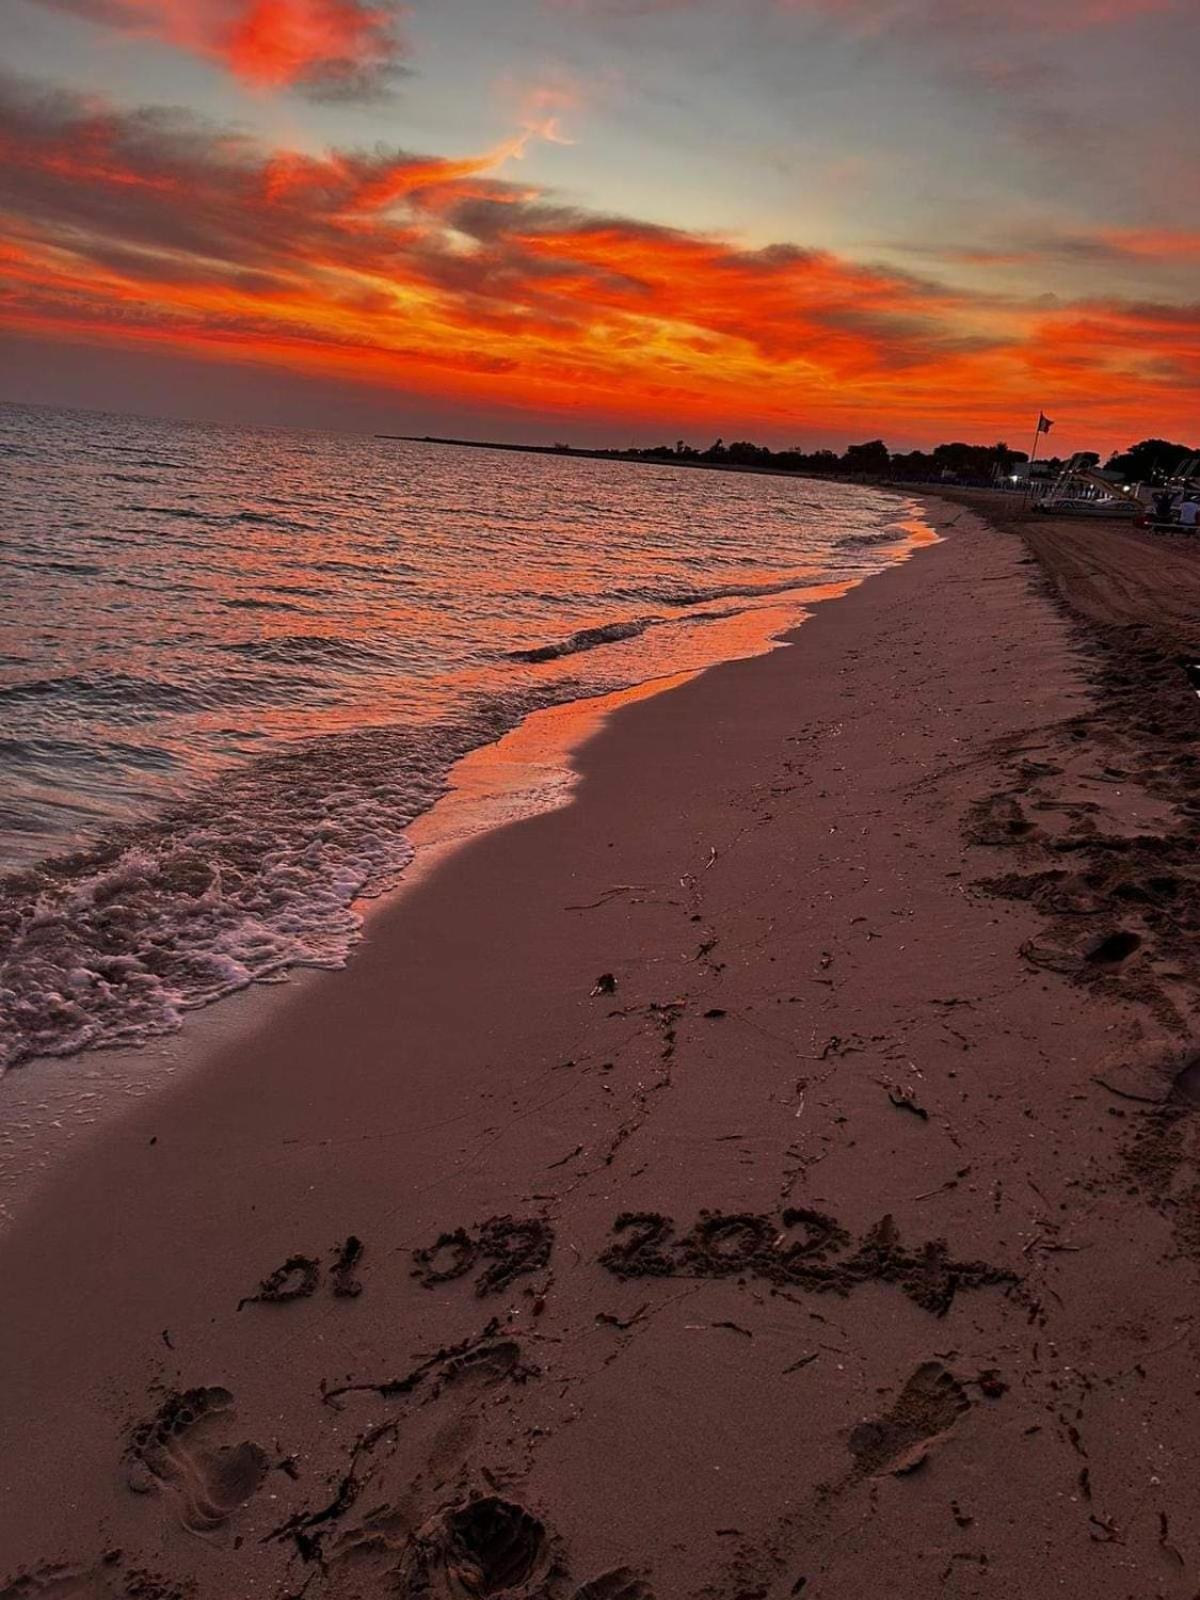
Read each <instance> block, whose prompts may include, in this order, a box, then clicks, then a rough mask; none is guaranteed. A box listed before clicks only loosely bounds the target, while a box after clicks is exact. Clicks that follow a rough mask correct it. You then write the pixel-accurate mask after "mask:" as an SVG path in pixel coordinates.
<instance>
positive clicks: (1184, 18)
mask: <svg viewBox="0 0 1200 1600" xmlns="http://www.w3.org/2000/svg"><path fill="white" fill-rule="evenodd" d="M3 9H4V32H5V48H4V61H5V66H4V68H3V69H2V70H0V324H2V327H0V398H3V399H8V400H26V401H35V402H45V403H54V404H77V405H88V406H97V407H102V408H106V409H116V410H120V409H131V410H139V411H152V412H164V413H167V414H171V415H176V416H195V417H202V418H215V419H222V418H227V419H229V420H234V421H241V422H285V423H299V424H313V425H317V426H340V427H348V428H356V429H357V428H362V429H389V428H392V429H395V430H396V431H406V430H411V431H418V432H427V431H428V432H455V433H462V434H471V435H473V436H479V435H487V436H492V437H497V438H505V439H522V438H528V439H535V440H548V439H560V438H561V439H568V440H570V441H572V442H578V443H592V442H597V443H606V444H607V443H612V444H625V443H628V442H633V441H636V442H650V441H658V440H660V439H672V440H673V439H674V438H676V437H678V436H684V437H686V438H689V439H691V440H693V441H694V442H696V443H700V444H703V443H707V442H708V441H709V440H710V439H711V438H712V437H713V436H715V435H716V434H723V435H724V436H725V437H726V438H727V439H729V438H735V437H752V438H757V439H760V440H763V441H766V442H770V443H774V444H792V443H798V444H800V445H802V446H804V447H806V448H813V447H815V446H818V445H835V446H836V445H841V444H844V443H845V442H846V441H847V440H850V439H861V438H863V437H869V436H874V435H876V434H880V433H882V434H883V436H884V437H885V438H886V439H887V441H888V442H889V444H891V445H892V446H893V448H904V447H909V446H912V445H916V444H928V443H931V442H936V441H937V440H940V439H945V438H956V437H965V438H969V439H981V440H989V441H990V440H994V439H996V438H999V437H1003V438H1006V439H1008V441H1009V442H1010V443H1011V444H1013V445H1016V446H1019V447H1021V448H1027V447H1028V442H1029V441H1028V437H1027V435H1028V434H1029V433H1030V432H1031V431H1032V426H1033V422H1034V421H1035V420H1036V416H1037V413H1038V410H1039V408H1044V409H1045V410H1046V412H1047V413H1048V414H1049V415H1050V416H1052V417H1054V418H1055V419H1056V421H1057V423H1058V427H1057V430H1056V433H1055V435H1054V440H1053V442H1054V445H1055V446H1056V447H1057V448H1058V449H1059V450H1068V449H1072V448H1078V449H1082V448H1096V449H1100V450H1107V449H1109V448H1111V447H1117V446H1123V445H1126V444H1128V443H1130V442H1131V441H1133V440H1136V439H1139V438H1142V437H1143V436H1145V435H1147V434H1163V435H1166V436H1167V437H1170V438H1177V439H1182V440H1184V441H1185V442H1190V441H1192V440H1196V439H1200V72H1198V67H1197V64H1198V63H1200V5H1198V4H1197V3H1196V0H1007V3H1005V4H984V3H982V0H736V3H735V0H411V3H409V4H407V5H391V4H389V3H388V0H4V4H3Z"/></svg>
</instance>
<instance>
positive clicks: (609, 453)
mask: <svg viewBox="0 0 1200 1600" xmlns="http://www.w3.org/2000/svg"><path fill="white" fill-rule="evenodd" d="M375 437H376V438H377V439H392V440H396V441H398V442H399V443H402V444H446V445H453V446H454V447H455V448H456V449H458V450H508V451H511V452H514V453H515V454H517V455H525V456H575V457H578V458H581V459H583V460H586V461H620V462H624V463H626V464H628V465H630V466H637V467H690V468H698V469H700V470H702V471H705V472H752V473H757V474H759V476H760V477H771V478H804V477H813V478H816V477H823V478H830V477H837V476H841V475H840V474H833V473H818V472H808V473H806V472H798V471H796V470H795V469H794V468H790V467H759V466H752V465H750V464H749V463H748V462H740V461H705V460H703V459H701V458H699V457H697V456H674V455H652V454H650V453H648V452H646V453H643V452H642V451H640V450H636V449H632V450H583V449H580V448H577V447H576V446H575V445H571V444H502V443H500V442H499V441H498V440H496V439H441V438H438V437H437V436H436V435H434V434H431V433H424V434H418V433H377V434H376V435H375Z"/></svg>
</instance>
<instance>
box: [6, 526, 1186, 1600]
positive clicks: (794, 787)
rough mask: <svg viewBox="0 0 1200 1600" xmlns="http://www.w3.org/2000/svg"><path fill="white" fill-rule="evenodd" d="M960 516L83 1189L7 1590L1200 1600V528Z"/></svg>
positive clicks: (701, 702)
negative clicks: (1199, 739) (1195, 1054)
mask: <svg viewBox="0 0 1200 1600" xmlns="http://www.w3.org/2000/svg"><path fill="white" fill-rule="evenodd" d="M996 514H997V515H1001V516H1004V517H1009V516H1010V513H1009V511H1008V507H1007V503H1004V504H1002V505H1000V507H999V510H998V511H997V513H996ZM931 516H934V517H937V518H939V519H940V520H941V521H942V522H944V523H945V524H946V525H947V528H946V531H947V535H948V536H947V538H946V539H945V541H944V542H943V543H941V544H937V545H934V546H931V547H929V548H927V549H925V550H923V551H922V552H920V553H919V554H918V555H916V556H915V557H914V558H913V559H912V560H911V561H909V562H908V563H907V564H905V565H903V566H900V567H897V568H894V569H892V570H890V571H888V572H887V573H885V574H883V575H881V576H879V577H877V578H874V579H871V580H870V581H868V582H867V583H866V584H864V585H863V586H862V587H860V588H859V589H857V590H855V591H854V592H853V593H851V594H850V595H849V596H847V597H846V598H844V599H841V600H837V601H835V602H832V603H830V604H828V605H825V606H822V607H820V608H818V610H817V612H816V614H815V615H814V617H813V618H812V620H810V621H809V622H807V623H806V624H805V625H804V626H803V628H801V629H800V630H799V631H798V633H797V634H796V635H795V638H794V643H793V644H792V646H791V648H789V649H786V650H780V651H777V652H775V653H774V654H772V655H769V656H766V657H761V658H759V659H757V660H752V661H743V662H736V663H731V664H728V665H726V666H723V667H719V668H716V669H714V670H712V671H710V672H708V673H706V674H704V675H703V676H702V677H700V678H698V679H695V680H693V681H691V682H689V683H687V684H685V685H684V686H682V687H680V688H678V689H676V690H674V691H673V692H671V693H669V694H666V695H662V696H659V697H657V698H654V699H649V700H644V701H642V702H641V703H638V704H634V705H631V706H629V707H627V708H626V709H624V710H622V711H621V712H620V713H619V714H617V715H616V716H615V717H613V718H612V719H611V721H610V722H609V723H608V724H607V725H606V726H605V728H604V729H603V730H602V731H601V732H600V733H599V734H598V735H597V736H596V737H595V738H594V739H592V740H591V742H590V743H589V744H588V745H587V746H586V747H585V749H584V750H583V752H582V753H581V755H580V756H579V758H578V761H579V766H580V769H581V772H582V779H583V781H582V783H581V785H580V787H579V789H578V791H577V795H576V799H575V802H574V803H573V804H572V805H571V806H569V807H568V808H566V809H564V810H560V811H557V812H553V813H549V814H546V815H543V816H540V817H537V818H534V819H531V820H527V821H523V822H519V823H516V824H513V825H510V826H508V827H505V828H503V829H501V830H499V831H496V832H492V833H490V834H488V835H486V836H483V837H481V838H480V839H478V840H476V841H474V842H473V843H471V844H470V845H468V846H466V847H465V848H463V849H461V850H460V851H458V852H457V853H455V854H453V855H451V856H449V857H448V858H447V859H445V860H443V861H442V862H441V864H440V865H439V866H438V868H437V869H436V871H434V872H432V873H430V874H429V875H427V876H426V877H424V878H423V879H422V880H421V881H420V882H419V883H418V885H417V886H416V887H415V888H414V889H413V890H412V891H411V892H409V893H407V894H405V895H403V896H401V897H400V898H399V899H398V900H397V901H396V903H395V904H394V906H392V907H391V908H390V909H388V910H387V911H386V912H384V913H383V914H382V915H380V916H378V917H377V918H376V919H374V921H373V922H372V924H371V927H370V932H369V935H368V937H367V939H366V940H365V941H364V943H363V945H362V946H361V947H360V949H359V950H358V952H357V953H356V955H355V957H354V959H353V960H352V962H351V963H350V966H349V967H348V969H347V970H346V971H345V972H343V973H338V974H331V975H320V976H318V977H316V978H313V979H311V980H309V981H307V982H305V983H304V984H302V985H299V986H297V987H296V989H295V991H294V992H293V993H292V994H291V995H289V996H287V997H285V999H284V1000H283V1001H282V1002H277V1003H276V1004H274V1005H273V1006H272V1007H271V1008H270V1011H269V1020H267V1021H264V1022H263V1023H262V1025H261V1026H258V1027H257V1028H253V1029H250V1030H249V1031H246V1030H242V1032H241V1033H240V1034H239V1035H238V1036H237V1037H234V1038H231V1039H230V1040H229V1041H228V1042H226V1043H225V1044H224V1045H223V1046H221V1047H220V1048H219V1049H210V1050H209V1051H208V1059H206V1060H204V1061H203V1062H202V1063H200V1064H198V1065H197V1066H196V1068H195V1070H192V1071H189V1072H186V1073H182V1074H180V1075H179V1077H178V1079H177V1081H176V1082H175V1084H174V1085H173V1087H172V1088H171V1090H170V1092H169V1093H167V1094H162V1095H156V1096H154V1097H152V1098H151V1099H150V1100H148V1101H147V1103H146V1104H145V1105H144V1106H143V1107H141V1108H135V1109H132V1110H131V1111H130V1112H129V1114H128V1115H126V1116H125V1117H123V1118H122V1120H121V1121H120V1122H119V1123H118V1124H117V1125H116V1126H115V1127H114V1128H110V1129H109V1130H108V1131H107V1132H106V1133H105V1135H104V1136H103V1137H102V1138H97V1139H96V1140H94V1141H93V1142H92V1143H91V1145H90V1146H88V1147H86V1148H83V1149H82V1150H80V1151H79V1153H78V1154H77V1155H76V1156H75V1157H74V1158H73V1159H72V1160H71V1161H70V1162H69V1163H67V1165H66V1166H65V1167H64V1169H63V1170H61V1171H60V1172H59V1173H58V1174H57V1175H56V1177H55V1179H54V1181H53V1182H51V1183H48V1184H46V1185H44V1187H43V1189H42V1190H41V1192H40V1193H39V1194H38V1195H37V1196H36V1197H35V1198H34V1199H33V1200H32V1201H30V1202H29V1203H28V1205H27V1207H26V1210H25V1215H24V1217H23V1218H22V1219H21V1221H20V1223H19V1225H18V1226H16V1227H15V1228H14V1229H13V1230H12V1231H11V1232H10V1234H9V1236H8V1238H7V1240H6V1241H5V1243H4V1245H3V1248H2V1251H0V1270H2V1273H3V1277H2V1282H3V1285H4V1316H3V1321H2V1325H0V1370H2V1371H3V1373H4V1378H5V1382H4V1404H3V1423H2V1427H3V1471H2V1482H0V1600H17V1597H20V1600H28V1597H32V1596H40V1597H52V1600H65V1597H75V1596H79V1597H91V1596H116V1595H124V1596H131V1597H132V1596H140V1597H142V1600H180V1597H184V1596H191V1595H195V1596H198V1597H201V1600H207V1597H210V1596H211V1597H220V1600H226V1597H231V1600H243V1597H250V1596H269V1597H283V1596H298V1595H301V1594H303V1595H305V1596H309V1597H313V1600H317V1597H320V1596H326V1595H328V1596H333V1597H345V1600H349V1597H354V1596H361V1597H368V1596H384V1595H393V1594H395V1595H401V1596H416V1595H426V1594H428V1595H433V1596H438V1595H513V1596H545V1597H557V1596H563V1597H564V1600H570V1597H578V1600H648V1597H650V1596H657V1597H658V1600H675V1597H701V1596H707V1597H713V1600H718V1597H719V1600H783V1597H786V1596H791V1595H803V1596H804V1597H805V1600H851V1597H854V1600H857V1597H859V1596H863V1595H871V1596H876V1595H877V1596H882V1597H893V1596H894V1597H909V1596H912V1597H916V1596H926V1595H932V1594H942V1593H945V1594H947V1595H949V1596H980V1597H982V1596H988V1597H991V1600H1002V1597H1003V1600H1007V1597H1013V1600H1016V1597H1018V1596H1020V1597H1027V1596H1067V1597H1079V1600H1083V1597H1085V1596H1086V1597H1089V1600H1090V1597H1093V1596H1105V1597H1109V1596H1112V1597H1124V1596H1129V1597H1136V1600H1148V1597H1153V1596H1164V1597H1172V1600H1174V1597H1179V1600H1189V1597H1191V1596H1193V1595H1194V1594H1195V1593H1196V1591H1197V1589H1198V1588H1200V1520H1198V1519H1197V1518H1196V1516H1195V1511H1194V1486H1195V1482H1196V1478H1197V1469H1198V1467H1200V1430H1198V1429H1197V1425H1196V1424H1197V1416H1196V1400H1195V1395H1196V1389H1197V1378H1196V1365H1197V1347H1198V1335H1197V1330H1196V1329H1195V1326H1194V1318H1195V1309H1196V1297H1195V1289H1196V1261H1197V1259H1198V1258H1200V1163H1198V1161H1197V1156H1198V1154H1200V1135H1198V1134H1197V1132H1196V1130H1195V1128H1194V1127H1193V1123H1194V1121H1196V1120H1197V1119H1196V1118H1195V1116H1194V1111H1193V1108H1194V1107H1196V1106H1197V1105H1198V1104H1200V1083H1198V1082H1197V1079H1198V1078H1200V1071H1197V1070H1196V1069H1194V1068H1193V1067H1192V1065H1191V1062H1192V1057H1191V1056H1190V1055H1189V1053H1188V1050H1189V1044H1190V1040H1191V1030H1192V1027H1193V1024H1194V1009H1195V993H1196V990H1195V980H1196V960H1195V955H1194V950H1193V947H1194V944H1195V931H1196V927H1197V923H1198V920H1200V918H1198V907H1200V891H1198V888H1197V863H1196V853H1195V846H1194V842H1193V829H1192V823H1191V817H1192V816H1193V815H1194V810H1195V807H1196V804H1197V799H1196V796H1197V793H1198V792H1200V791H1198V789H1197V780H1196V767H1195V748H1194V740H1195V733H1196V723H1197V701H1196V696H1195V694H1194V692H1193V690H1192V688H1191V686H1190V684H1189V683H1188V680H1187V677H1186V675H1185V673H1184V671H1183V670H1182V667H1181V658H1183V657H1187V656H1188V654H1189V649H1188V646H1189V644H1190V643H1191V640H1190V639H1189V636H1188V635H1189V628H1190V627H1191V625H1192V624H1191V619H1192V618H1194V617H1196V616H1197V614H1198V613H1197V607H1196V604H1195V596H1196V595H1197V594H1198V593H1200V552H1194V551H1191V550H1186V551H1184V550H1181V549H1177V548H1174V547H1170V546H1166V545H1163V544H1162V543H1161V542H1159V541H1156V540H1154V539H1153V538H1152V537H1150V536H1140V535H1137V534H1134V533H1132V532H1130V531H1125V530H1119V531H1113V530H1109V529H1106V528H1102V527H1098V526H1095V525H1089V526H1088V528H1087V530H1086V539H1087V541H1089V542H1087V543H1083V542H1081V540H1082V539H1083V537H1084V535H1083V532H1082V530H1080V529H1079V528H1078V527H1076V526H1072V525H1067V526H1062V525H1058V524H1050V523H1039V524H1037V525H1036V527H1035V526H1034V525H1032V524H1031V525H1030V528H1029V529H1018V530H1017V531H1015V532H1014V531H1012V529H1010V528H1006V527H1003V526H997V525H989V524H987V523H985V522H983V521H981V520H980V518H979V517H978V515H977V514H976V512H975V511H974V510H972V509H968V508H965V507H962V506H959V507H951V508H947V507H946V506H945V505H944V504H942V505H939V504H938V503H937V502H933V503H931ZM1021 532H1029V534H1030V538H1031V540H1032V548H1033V549H1034V550H1036V551H1037V553H1038V555H1039V557H1040V558H1041V561H1042V562H1043V563H1044V565H1043V566H1039V565H1038V564H1037V563H1035V562H1034V560H1033V558H1032V557H1031V556H1030V555H1029V553H1028V550H1027V548H1026V546H1025V545H1024V544H1023V543H1022V542H1021V538H1020V533H1021ZM1047 574H1048V575H1049V577H1048V576H1047ZM1055 584H1058V585H1059V586H1060V592H1061V595H1062V596H1064V597H1065V598H1066V600H1067V601H1068V603H1069V604H1070V605H1072V606H1075V607H1077V608H1078V609H1079V611H1080V613H1081V614H1082V613H1083V612H1086V613H1087V614H1088V616H1089V619H1090V624H1091V626H1090V627H1089V629H1088V630H1087V631H1084V630H1083V628H1082V626H1081V624H1080V623H1079V622H1078V621H1077V620H1075V618H1074V617H1073V615H1072V614H1070V613H1069V612H1068V611H1066V610H1064V608H1063V606H1062V604H1061V603H1060V599H1059V598H1058V597H1057V592H1056V589H1055ZM1189 585H1190V588H1189ZM1167 591H1169V593H1170V596H1171V597H1172V598H1170V599H1168V598H1167ZM1189 594H1190V595H1191V596H1192V597H1193V599H1192V600H1191V601H1189V599H1188V595H1189ZM1192 637H1193V638H1194V635H1193V636H1192ZM185 1037H186V1035H185ZM24 1070H26V1071H45V1072H50V1071H52V1070H54V1067H53V1064H50V1065H47V1066H44V1067H42V1066H37V1067H32V1068H28V1069H24ZM2 1105H3V1102H2V1099H0V1109H2Z"/></svg>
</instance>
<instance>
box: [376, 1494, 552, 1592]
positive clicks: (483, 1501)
mask: <svg viewBox="0 0 1200 1600" xmlns="http://www.w3.org/2000/svg"><path fill="white" fill-rule="evenodd" d="M552 1560H553V1554H552V1550H551V1540H550V1537H549V1535H548V1534H547V1532H546V1529H545V1527H544V1526H543V1524H542V1523H541V1522H539V1521H538V1519H537V1518H536V1517H535V1516H534V1515H533V1514H532V1512H529V1511H526V1510H525V1508H524V1507H523V1506H518V1505H514V1504H513V1503H512V1501H510V1500H501V1499H500V1498H499V1497H498V1496H496V1495H487V1496H484V1497H482V1498H480V1499H476V1500H467V1501H466V1502H464V1503H463V1504H461V1505H458V1506H456V1507H454V1508H453V1509H452V1510H450V1511H446V1512H441V1513H439V1514H438V1515H437V1516H436V1517H434V1518H433V1519H432V1520H431V1521H430V1522H429V1523H427V1524H426V1526H425V1527H424V1528H423V1529H422V1530H421V1532H420V1533H419V1534H418V1535H417V1537H416V1539H415V1540H414V1541H413V1543H412V1545H411V1546H410V1548H409V1550H408V1552H407V1553H406V1562H405V1568H403V1569H402V1573H401V1575H402V1576H403V1577H404V1578H405V1579H406V1580H407V1581H408V1583H409V1587H410V1589H411V1590H412V1592H414V1593H421V1594H425V1593H429V1594H436V1595H438V1596H443V1595H454V1596H465V1595H470V1596H479V1597H482V1596H485V1595H508V1594H517V1593H521V1592H524V1591H526V1588H527V1586H528V1585H529V1584H530V1583H532V1582H534V1581H535V1580H536V1579H538V1578H541V1577H544V1576H545V1574H546V1570H547V1567H548V1566H549V1565H550V1564H551V1562H552ZM405 1592H407V1591H405Z"/></svg>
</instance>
